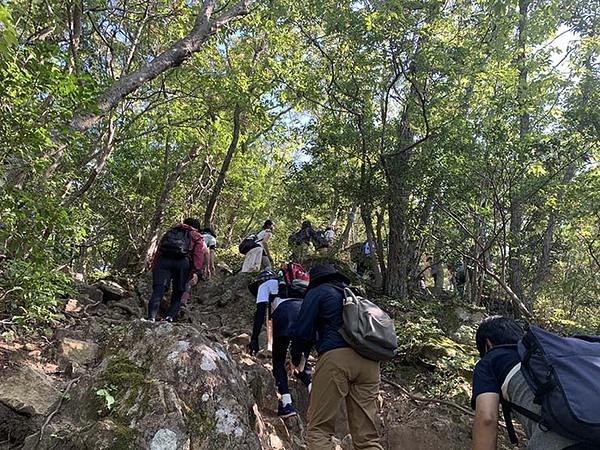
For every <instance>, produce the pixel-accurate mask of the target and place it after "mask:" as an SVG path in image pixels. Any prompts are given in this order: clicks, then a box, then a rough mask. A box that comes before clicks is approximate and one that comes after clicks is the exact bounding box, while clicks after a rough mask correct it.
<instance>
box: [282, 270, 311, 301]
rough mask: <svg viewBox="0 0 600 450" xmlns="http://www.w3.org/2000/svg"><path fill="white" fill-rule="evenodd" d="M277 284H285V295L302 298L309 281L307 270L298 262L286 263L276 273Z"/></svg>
mask: <svg viewBox="0 0 600 450" xmlns="http://www.w3.org/2000/svg"><path fill="white" fill-rule="evenodd" d="M278 278H279V284H284V283H285V285H286V288H287V296H288V297H294V298H303V297H304V294H305V292H306V288H307V287H308V283H309V282H310V277H309V275H308V271H306V270H304V267H302V266H301V265H300V264H298V263H293V262H290V263H286V264H284V265H283V267H282V268H281V270H279V274H278Z"/></svg>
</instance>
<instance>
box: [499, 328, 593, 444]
mask: <svg viewBox="0 0 600 450" xmlns="http://www.w3.org/2000/svg"><path fill="white" fill-rule="evenodd" d="M518 350H519V356H520V357H521V373H522V374H523V377H524V378H525V381H527V384H528V385H529V387H530V389H531V390H532V392H533V394H534V396H535V399H534V403H536V404H539V405H540V406H541V415H537V414H535V413H533V412H532V411H529V410H527V409H525V408H523V407H521V406H519V405H516V404H514V403H511V402H508V401H506V400H504V399H502V400H501V401H502V409H503V411H504V415H505V419H506V425H507V429H508V432H509V435H510V438H511V441H512V442H513V443H516V434H515V433H514V429H513V427H512V423H511V420H510V410H511V409H514V410H515V411H517V412H519V413H521V414H523V415H524V416H526V417H528V418H530V419H532V420H534V421H536V422H538V423H539V424H540V426H542V427H543V428H544V429H550V430H552V431H554V432H556V433H558V434H560V435H561V436H564V437H566V438H569V439H572V440H574V441H577V442H585V443H588V444H598V443H599V442H600V337H598V336H576V337H562V336H558V335H556V334H554V333H551V332H549V331H546V330H542V329H541V328H538V327H535V326H533V325H528V326H527V327H526V333H525V335H524V336H523V338H522V339H521V340H520V341H519V343H518Z"/></svg>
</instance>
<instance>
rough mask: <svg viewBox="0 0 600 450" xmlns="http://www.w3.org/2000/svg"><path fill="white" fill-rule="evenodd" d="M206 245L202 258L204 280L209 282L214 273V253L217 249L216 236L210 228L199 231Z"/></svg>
mask: <svg viewBox="0 0 600 450" xmlns="http://www.w3.org/2000/svg"><path fill="white" fill-rule="evenodd" d="M200 234H202V237H203V238H204V243H205V244H206V257H205V258H204V279H205V280H210V278H211V277H212V276H213V275H214V273H215V259H216V258H215V251H216V248H217V235H216V233H215V230H214V229H213V228H212V227H206V228H203V229H202V231H200Z"/></svg>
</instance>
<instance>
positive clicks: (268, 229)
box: [242, 219, 275, 272]
mask: <svg viewBox="0 0 600 450" xmlns="http://www.w3.org/2000/svg"><path fill="white" fill-rule="evenodd" d="M274 230H275V223H274V222H273V221H272V220H271V219H268V220H265V223H264V225H263V227H262V230H261V231H260V232H259V233H258V234H257V235H256V243H257V244H258V246H257V247H255V248H253V249H252V250H250V251H249V252H248V253H246V257H245V258H244V264H243V265H242V272H258V271H259V270H261V268H263V269H264V270H271V268H272V267H273V258H271V252H270V250H269V239H271V236H273V231H274Z"/></svg>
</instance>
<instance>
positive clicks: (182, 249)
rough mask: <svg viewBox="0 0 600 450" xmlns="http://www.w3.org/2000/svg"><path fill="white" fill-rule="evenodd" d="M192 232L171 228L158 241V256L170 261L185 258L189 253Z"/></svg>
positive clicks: (185, 229) (187, 229) (186, 229)
mask: <svg viewBox="0 0 600 450" xmlns="http://www.w3.org/2000/svg"><path fill="white" fill-rule="evenodd" d="M191 244H192V232H191V230H190V229H189V228H177V227H175V228H171V229H170V230H169V231H167V232H166V233H165V234H164V235H163V237H162V238H161V240H160V244H159V245H158V246H159V248H160V255H161V256H165V257H167V258H172V259H181V258H185V257H186V256H188V255H189V253H190V246H191Z"/></svg>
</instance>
